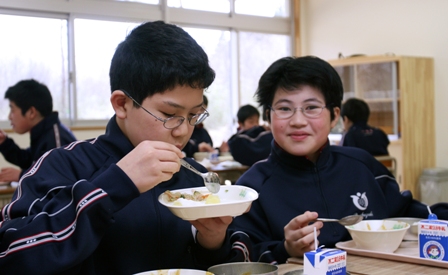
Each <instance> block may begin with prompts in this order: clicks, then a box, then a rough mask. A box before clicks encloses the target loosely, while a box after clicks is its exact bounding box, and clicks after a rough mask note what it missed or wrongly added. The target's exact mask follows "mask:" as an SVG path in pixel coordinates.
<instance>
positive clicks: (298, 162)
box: [271, 139, 330, 170]
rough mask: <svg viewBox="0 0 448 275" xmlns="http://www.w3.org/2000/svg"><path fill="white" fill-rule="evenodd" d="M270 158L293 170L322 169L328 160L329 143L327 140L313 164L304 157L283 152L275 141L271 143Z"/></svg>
mask: <svg viewBox="0 0 448 275" xmlns="http://www.w3.org/2000/svg"><path fill="white" fill-rule="evenodd" d="M271 156H272V158H273V159H274V160H275V161H277V162H281V163H282V164H284V165H286V166H289V167H291V168H294V169H300V170H311V169H314V168H315V167H319V168H320V167H323V166H324V165H325V164H326V163H327V162H328V160H329V158H330V142H329V140H328V139H327V142H326V143H325V144H324V146H322V148H321V149H320V155H319V157H318V159H317V161H316V164H314V163H313V162H312V161H310V160H309V159H308V158H307V157H306V156H295V155H291V154H290V153H288V152H286V151H285V150H283V148H281V147H280V145H278V144H277V142H276V141H275V140H273V141H272V154H271Z"/></svg>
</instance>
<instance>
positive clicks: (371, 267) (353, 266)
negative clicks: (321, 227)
mask: <svg viewBox="0 0 448 275" xmlns="http://www.w3.org/2000/svg"><path fill="white" fill-rule="evenodd" d="M296 261H297V263H288V264H281V265H279V272H278V274H279V275H284V274H285V273H286V272H288V271H293V270H297V269H302V268H303V266H302V265H301V264H300V263H303V260H302V259H296V258H295V259H294V262H296ZM299 262H300V263H299ZM347 271H348V272H350V274H352V275H366V274H369V275H388V274H390V275H399V274H409V275H413V274H425V275H442V274H444V275H446V274H448V270H447V269H445V268H442V267H434V266H427V265H418V264H412V263H405V262H397V261H389V260H384V259H378V258H369V257H363V256H357V255H352V254H347Z"/></svg>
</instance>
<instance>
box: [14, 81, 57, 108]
mask: <svg viewBox="0 0 448 275" xmlns="http://www.w3.org/2000/svg"><path fill="white" fill-rule="evenodd" d="M5 99H8V100H9V101H12V102H14V104H15V105H17V107H19V108H20V109H21V110H22V115H25V113H26V112H27V111H28V110H29V109H30V108H31V107H34V108H36V110H37V111H38V112H39V113H40V114H41V116H43V117H46V116H49V115H50V114H51V113H52V112H53V98H52V97H51V93H50V90H49V89H48V87H47V86H46V85H44V84H42V83H39V82H37V81H36V80H34V79H26V80H21V81H19V82H17V83H16V84H15V85H14V86H11V87H9V88H8V90H6V92H5Z"/></svg>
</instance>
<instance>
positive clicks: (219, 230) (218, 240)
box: [190, 216, 233, 250]
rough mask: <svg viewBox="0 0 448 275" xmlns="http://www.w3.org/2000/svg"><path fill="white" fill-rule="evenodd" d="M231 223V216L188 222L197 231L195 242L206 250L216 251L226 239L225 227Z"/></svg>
mask: <svg viewBox="0 0 448 275" xmlns="http://www.w3.org/2000/svg"><path fill="white" fill-rule="evenodd" d="M232 221H233V218H232V217H231V216H226V217H218V218H206V219H198V220H195V221H190V223H191V224H192V225H193V226H194V227H196V229H197V230H198V235H197V240H198V242H199V244H200V245H201V246H202V247H204V248H207V249H210V250H213V249H218V248H220V247H221V246H222V244H223V242H224V239H225V238H226V232H227V227H229V224H230V223H231V222H232Z"/></svg>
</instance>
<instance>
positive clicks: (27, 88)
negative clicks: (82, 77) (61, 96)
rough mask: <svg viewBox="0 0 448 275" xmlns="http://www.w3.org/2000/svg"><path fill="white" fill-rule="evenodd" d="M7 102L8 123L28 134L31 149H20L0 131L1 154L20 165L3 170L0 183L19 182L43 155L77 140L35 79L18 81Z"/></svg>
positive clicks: (9, 89) (45, 89)
mask: <svg viewBox="0 0 448 275" xmlns="http://www.w3.org/2000/svg"><path fill="white" fill-rule="evenodd" d="M5 99H8V100H9V108H10V111H9V116H8V118H9V120H10V121H11V126H12V129H13V130H14V132H16V133H18V134H25V133H28V132H29V133H30V147H28V148H26V149H21V148H20V147H19V146H18V145H17V144H16V143H15V142H14V140H13V139H11V138H9V137H8V136H7V135H6V133H5V132H4V131H2V130H0V152H1V153H2V154H3V157H4V158H5V159H6V160H7V161H8V162H10V163H12V164H14V165H17V166H19V167H20V168H21V169H17V168H14V167H5V168H2V169H1V171H0V181H3V182H11V181H19V178H20V176H21V175H23V174H24V172H25V171H26V170H27V169H28V168H29V167H31V166H32V165H33V164H34V163H35V162H36V161H37V160H38V159H39V158H40V157H41V156H42V155H43V154H44V153H45V152H47V151H48V150H51V149H53V148H57V147H60V146H63V145H67V144H69V143H71V142H73V141H75V140H76V138H75V136H74V135H73V133H72V132H71V131H70V130H69V129H68V128H67V127H65V126H64V125H63V124H62V123H61V121H60V120H59V116H58V112H55V111H53V99H52V97H51V93H50V91H49V90H48V88H47V86H45V85H44V84H42V83H39V82H37V81H36V80H34V79H30V80H22V81H19V82H18V83H17V84H15V85H14V86H12V87H9V88H8V90H7V91H6V93H5Z"/></svg>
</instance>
